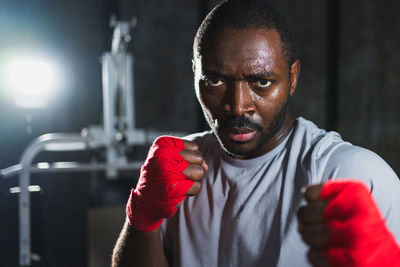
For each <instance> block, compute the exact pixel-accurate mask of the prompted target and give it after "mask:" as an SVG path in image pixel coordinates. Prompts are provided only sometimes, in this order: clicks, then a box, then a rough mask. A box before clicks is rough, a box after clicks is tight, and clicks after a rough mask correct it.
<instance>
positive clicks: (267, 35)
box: [194, 28, 299, 158]
mask: <svg viewBox="0 0 400 267" xmlns="http://www.w3.org/2000/svg"><path fill="white" fill-rule="evenodd" d="M281 49H282V43H281V40H280V37H279V35H278V33H277V32H276V31H275V30H267V29H243V30H236V29H233V28H223V29H220V30H218V31H216V32H214V33H213V35H212V36H211V37H210V38H209V39H208V40H207V41H206V44H205V46H204V47H203V49H202V52H201V55H200V57H198V58H195V60H194V71H195V88H196V94H197V97H198V99H199V102H200V104H201V106H202V109H203V112H204V114H205V117H206V119H207V121H208V123H209V125H210V127H211V129H212V130H213V131H214V133H215V135H216V136H217V138H218V140H219V142H220V143H221V145H222V147H223V148H224V150H225V151H226V152H227V153H228V154H230V155H232V156H234V157H239V158H252V157H256V156H259V155H262V154H264V153H266V152H268V150H269V147H270V144H269V142H271V139H273V137H274V136H275V135H278V134H279V132H280V131H281V129H282V127H283V125H284V124H285V120H286V119H287V99H288V97H289V95H291V94H293V92H294V88H295V86H296V81H297V75H298V71H299V65H298V66H297V67H296V68H295V69H296V70H295V72H296V73H292V72H293V71H291V69H292V68H290V66H289V64H288V62H287V60H286V58H285V56H284V55H283V54H282V51H281ZM297 64H299V63H298V62H297ZM293 79H294V80H295V81H293Z"/></svg>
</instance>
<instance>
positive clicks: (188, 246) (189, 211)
mask: <svg viewBox="0 0 400 267" xmlns="http://www.w3.org/2000/svg"><path fill="white" fill-rule="evenodd" d="M193 71H194V76H195V89H196V95H197V97H198V99H199V102H200V104H201V106H202V109H203V112H204V115H205V117H206V119H207V121H208V123H209V125H210V127H211V131H210V132H205V133H199V134H194V135H192V136H188V137H186V138H185V140H182V139H179V138H173V137H161V138H159V139H158V140H156V141H155V143H154V144H153V146H152V148H151V149H150V151H149V155H148V157H147V160H146V162H145V164H144V166H143V167H142V170H141V177H140V179H139V182H138V185H137V187H136V189H135V190H133V191H132V194H131V197H130V200H129V201H128V204H127V221H126V223H125V225H124V228H123V230H122V232H121V235H120V238H119V240H118V242H117V245H116V247H115V250H114V255H113V266H168V264H169V266H191V267H192V266H310V263H311V264H312V265H314V266H329V265H333V266H338V265H343V266H377V265H376V263H377V262H379V263H381V264H383V265H381V266H388V265H386V264H389V265H392V266H395V265H394V264H398V262H400V249H399V248H398V246H397V244H396V240H395V238H397V240H400V224H399V223H398V222H399V221H400V208H399V207H398V206H397V205H398V203H400V183H399V180H398V178H397V176H396V175H395V173H394V172H393V171H392V170H391V169H390V167H389V166H388V165H387V164H386V163H385V162H384V161H383V160H382V159H381V158H379V157H378V156H377V155H376V154H374V153H373V152H370V151H368V150H365V149H362V148H360V147H356V146H353V145H351V144H350V143H347V142H344V141H342V140H341V138H340V136H339V135H338V134H337V133H334V132H329V133H327V132H325V131H324V130H321V129H318V128H317V127H316V126H315V125H314V124H313V123H312V122H310V121H307V120H305V119H303V118H297V119H294V118H293V117H292V116H291V115H290V113H289V110H288V102H287V101H288V98H289V97H290V96H292V95H293V93H294V91H295V88H296V84H297V79H298V76H299V73H300V62H299V60H295V58H294V53H293V43H292V39H291V36H290V33H289V30H288V28H287V26H286V24H285V23H284V21H283V20H282V19H281V17H280V16H279V14H278V13H277V12H276V10H275V9H274V8H272V7H271V6H270V5H269V4H267V3H266V2H265V1H262V0H249V1H240V0H231V1H229V0H228V1H226V2H224V3H222V4H220V5H219V6H217V7H216V8H215V9H213V10H212V11H211V12H210V14H208V16H207V17H206V19H205V20H204V21H203V23H202V24H201V26H200V28H199V30H198V32H197V35H196V37H195V42H194V59H193ZM343 177H346V178H351V179H352V180H350V181H348V180H340V179H339V178H343ZM328 180H332V181H335V180H338V181H339V182H329V183H326V184H325V185H322V184H323V183H325V182H327V181H328ZM356 180H358V181H361V182H362V183H358V182H355V181H356ZM313 184H317V185H313ZM310 185H312V186H310ZM307 186H308V189H307V190H306V191H305V199H306V200H307V201H308V203H307V206H305V207H302V208H301V209H300V206H301V205H302V204H304V203H305V201H304V192H303V190H302V189H303V188H306V187H307ZM370 191H372V195H373V197H374V199H375V200H376V201H377V205H378V206H377V207H376V206H375V204H374V202H373V200H372V198H371V196H370ZM186 196H191V197H186ZM179 206H180V207H179ZM178 207H179V208H178ZM299 209H300V211H299ZM297 212H299V214H298V215H297ZM380 214H383V215H384V216H385V219H386V224H385V222H384V220H382V218H381V217H380V216H381V215H380ZM297 216H298V217H297ZM163 218H169V219H168V220H164V222H163ZM364 222H367V223H368V225H367V226H368V227H367V226H365V227H359V226H361V225H363V224H364ZM162 223H163V224H162ZM161 224H162V226H160V225H161ZM343 225H344V227H343ZM357 229H362V230H363V231H361V230H360V231H358V230H357ZM389 229H390V230H389ZM392 233H393V234H394V235H395V237H394V236H393V235H392ZM342 241H343V242H342ZM371 251H372V252H371ZM375 254H377V255H375ZM360 255H361V256H360ZM370 255H373V257H372V258H371V256H370ZM346 264H347V265H346ZM368 264H369V265H368Z"/></svg>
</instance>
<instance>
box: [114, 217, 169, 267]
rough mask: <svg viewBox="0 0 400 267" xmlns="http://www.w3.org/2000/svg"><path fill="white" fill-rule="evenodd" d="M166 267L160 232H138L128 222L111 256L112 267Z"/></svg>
mask: <svg viewBox="0 0 400 267" xmlns="http://www.w3.org/2000/svg"><path fill="white" fill-rule="evenodd" d="M128 266H135V267H136V266H138V267H151V266H156V267H168V263H167V261H166V259H165V255H164V249H163V246H162V243H161V238H160V230H159V229H157V230H155V231H151V232H140V231H136V230H135V229H133V228H132V227H131V226H130V225H129V224H128V222H127V221H126V222H125V225H124V227H123V229H122V231H121V234H120V236H119V238H118V241H117V244H116V245H115V248H114V251H113V255H112V267H128Z"/></svg>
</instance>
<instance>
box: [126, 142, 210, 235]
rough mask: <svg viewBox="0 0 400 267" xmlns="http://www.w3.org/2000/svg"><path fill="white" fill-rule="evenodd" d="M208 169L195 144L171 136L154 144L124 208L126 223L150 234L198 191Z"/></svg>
mask: <svg viewBox="0 0 400 267" xmlns="http://www.w3.org/2000/svg"><path fill="white" fill-rule="evenodd" d="M207 169H208V167H207V164H206V163H205V161H204V159H203V156H202V154H201V152H200V151H199V148H198V146H197V144H196V143H194V142H190V141H186V140H182V139H180V138H176V137H171V136H162V137H159V138H158V139H157V140H155V141H154V143H153V145H152V146H151V148H150V150H149V153H148V155H147V158H146V161H145V163H144V165H143V166H142V168H141V170H140V178H139V181H138V184H137V186H136V188H135V189H133V190H132V191H131V196H130V198H129V200H128V203H127V207H126V214H127V217H128V219H129V224H130V225H131V226H132V227H133V228H134V229H136V230H139V231H144V232H148V231H153V230H155V229H157V228H158V227H160V225H161V223H162V221H163V219H164V218H169V217H170V216H172V215H173V214H174V213H175V212H176V210H177V208H178V206H179V204H181V202H182V201H183V200H184V199H185V197H186V196H193V195H195V194H197V193H198V192H199V191H200V189H201V179H202V178H203V176H204V173H205V172H206V171H207Z"/></svg>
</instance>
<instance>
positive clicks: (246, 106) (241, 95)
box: [224, 81, 255, 117]
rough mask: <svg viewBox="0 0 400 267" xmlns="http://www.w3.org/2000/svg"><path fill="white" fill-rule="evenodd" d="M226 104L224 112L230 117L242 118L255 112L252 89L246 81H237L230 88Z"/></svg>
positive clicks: (227, 92) (226, 96)
mask: <svg viewBox="0 0 400 267" xmlns="http://www.w3.org/2000/svg"><path fill="white" fill-rule="evenodd" d="M224 102H225V103H224V110H225V112H227V113H228V114H229V115H233V116H237V117H240V116H242V115H243V114H245V113H246V114H248V115H252V114H253V113H254V112H255V106H254V103H253V98H252V96H251V89H250V88H249V86H248V84H247V82H246V81H236V82H234V83H232V84H231V85H230V86H228V88H227V91H226V95H225V100H224Z"/></svg>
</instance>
